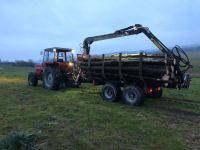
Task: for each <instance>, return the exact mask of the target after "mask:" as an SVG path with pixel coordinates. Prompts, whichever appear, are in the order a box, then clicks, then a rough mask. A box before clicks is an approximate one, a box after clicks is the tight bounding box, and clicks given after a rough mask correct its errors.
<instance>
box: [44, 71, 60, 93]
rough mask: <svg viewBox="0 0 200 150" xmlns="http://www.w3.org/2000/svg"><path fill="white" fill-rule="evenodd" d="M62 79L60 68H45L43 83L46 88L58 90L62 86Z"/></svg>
mask: <svg viewBox="0 0 200 150" xmlns="http://www.w3.org/2000/svg"><path fill="white" fill-rule="evenodd" d="M60 81H61V75H60V71H59V70H57V69H55V68H51V67H47V68H46V69H45V70H44V74H43V85H44V87H45V88H47V89H50V90H57V89H59V87H60Z"/></svg>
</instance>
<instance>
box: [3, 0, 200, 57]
mask: <svg viewBox="0 0 200 150" xmlns="http://www.w3.org/2000/svg"><path fill="white" fill-rule="evenodd" d="M134 24H142V25H143V26H148V27H149V28H150V30H151V31H152V32H153V33H154V34H155V35H156V36H157V37H158V38H159V39H160V40H161V41H162V42H163V43H165V44H166V46H168V47H172V46H174V45H175V44H179V45H193V44H200V1H199V0H190V1H189V0H165V2H163V1H158V0H137V1H136V0H73V1H71V0H31V1H28V0H1V2H0V59H2V60H10V61H12V60H16V59H17V60H19V59H25V60H28V59H30V58H31V59H33V60H40V58H41V56H40V51H41V50H43V49H44V48H47V47H54V46H59V47H69V48H74V49H76V52H78V53H80V46H79V44H80V43H82V42H83V40H84V38H86V37H88V36H94V35H100V34H106V33H112V32H114V31H115V30H118V29H121V28H125V27H127V26H130V25H134ZM153 48H155V47H154V45H153V44H152V43H151V42H150V41H149V40H148V39H147V38H146V37H145V36H144V35H138V36H130V37H124V38H120V39H115V40H107V41H101V42H96V43H94V44H93V45H92V46H91V52H92V53H98V54H100V53H105V52H114V51H126V50H145V49H153Z"/></svg>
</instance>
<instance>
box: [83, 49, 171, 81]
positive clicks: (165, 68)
mask: <svg viewBox="0 0 200 150" xmlns="http://www.w3.org/2000/svg"><path fill="white" fill-rule="evenodd" d="M79 65H80V67H81V69H82V70H83V71H84V72H85V73H86V75H87V77H88V78H90V79H92V80H101V81H104V80H106V79H108V80H125V81H134V80H136V79H140V80H157V81H166V82H168V81H169V80H171V79H174V78H175V72H174V66H175V61H174V60H173V59H170V58H168V57H167V56H166V55H163V54H159V55H158V54H154V55H147V54H144V53H140V54H121V53H120V54H119V55H111V56H105V55H104V54H103V55H102V56H90V55H87V56H84V57H82V59H81V60H80V61H79Z"/></svg>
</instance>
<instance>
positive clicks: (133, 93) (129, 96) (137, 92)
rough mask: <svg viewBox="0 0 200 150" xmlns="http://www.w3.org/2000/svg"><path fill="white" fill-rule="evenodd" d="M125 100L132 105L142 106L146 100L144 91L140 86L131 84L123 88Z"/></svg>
mask: <svg viewBox="0 0 200 150" xmlns="http://www.w3.org/2000/svg"><path fill="white" fill-rule="evenodd" d="M122 98H123V102H124V103H125V104H127V105H130V106H140V105H141V104H142V103H143V101H144V91H143V90H142V88H140V87H139V86H133V85H129V86H127V87H125V88H124V90H123V95H122Z"/></svg>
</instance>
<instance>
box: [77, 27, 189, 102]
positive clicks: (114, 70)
mask: <svg viewBox="0 0 200 150" xmlns="http://www.w3.org/2000/svg"><path fill="white" fill-rule="evenodd" d="M139 33H144V34H145V35H146V36H147V37H148V38H149V39H150V40H151V41H152V42H153V43H154V44H155V45H156V46H157V47H158V49H159V50H160V51H161V52H162V53H159V54H145V53H143V52H141V53H139V54H122V53H119V54H117V55H116V54H115V55H111V56H106V55H105V54H102V55H101V56H94V55H93V56H92V55H90V45H91V44H92V43H93V42H95V41H100V40H106V39H112V38H118V37H123V36H129V35H135V34H139ZM83 49H84V54H82V55H78V63H79V66H80V68H81V70H82V72H83V73H84V74H85V75H86V78H88V79H89V80H90V81H91V82H93V83H95V84H100V85H104V86H103V88H102V92H101V95H102V98H103V99H104V100H106V101H111V102H114V101H117V100H119V99H120V98H122V100H123V102H124V103H125V104H128V105H132V106H139V105H141V104H142V102H143V101H144V98H145V97H146V96H147V97H152V98H159V97H161V96H162V87H165V88H178V89H181V88H188V87H189V84H190V80H191V79H190V77H189V74H186V71H187V70H188V69H189V68H191V67H192V66H191V65H190V61H189V58H188V56H187V54H186V53H185V52H184V51H183V50H182V49H181V48H180V47H179V46H175V47H174V48H173V49H172V50H169V49H168V48H167V47H166V46H165V45H164V44H163V43H162V42H161V41H160V40H159V39H158V38H156V37H155V36H154V35H153V34H152V33H151V32H150V30H149V29H148V28H147V27H143V26H142V25H140V24H136V25H134V26H130V27H128V28H124V29H121V30H117V31H115V32H114V33H111V34H105V35H100V36H94V37H88V38H86V39H85V40H84V42H83Z"/></svg>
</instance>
